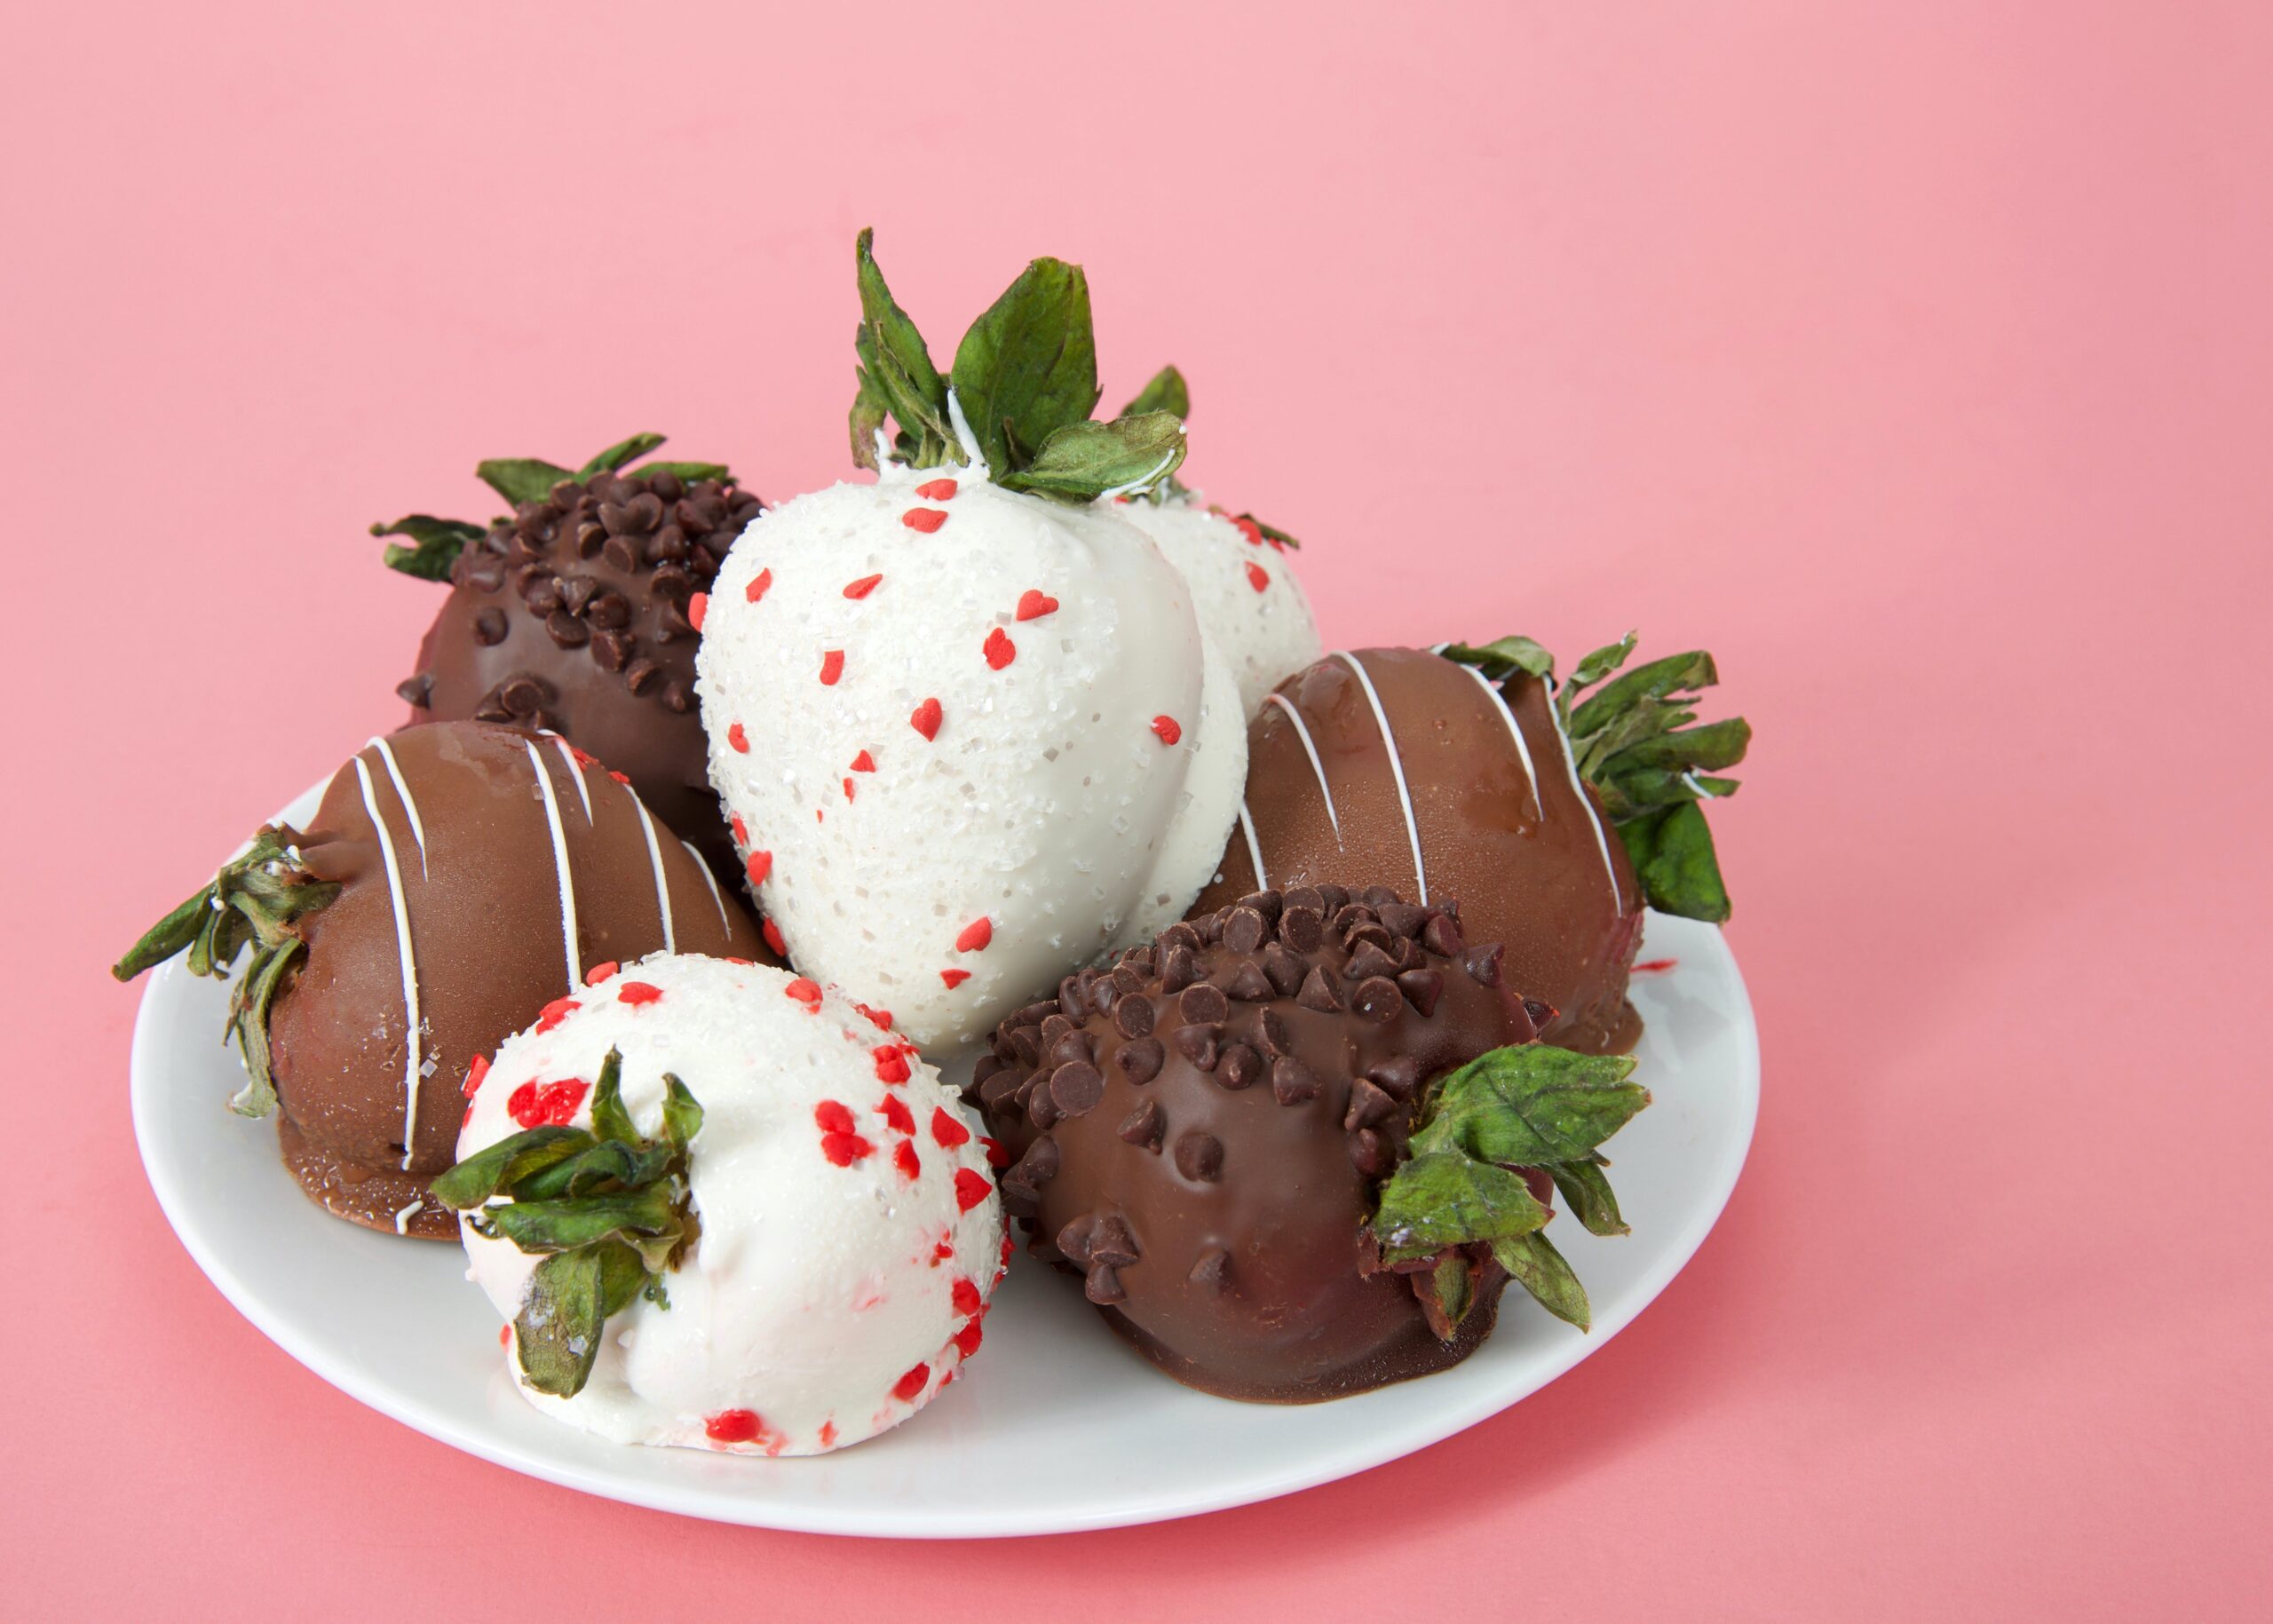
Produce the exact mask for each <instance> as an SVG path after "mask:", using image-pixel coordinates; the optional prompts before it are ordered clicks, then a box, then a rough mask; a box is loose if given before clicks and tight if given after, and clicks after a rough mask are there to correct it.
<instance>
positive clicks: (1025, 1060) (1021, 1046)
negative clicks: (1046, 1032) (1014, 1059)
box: [1010, 1026, 1041, 1066]
mask: <svg viewBox="0 0 2273 1624" xmlns="http://www.w3.org/2000/svg"><path fill="white" fill-rule="evenodd" d="M1010 1052H1011V1053H1013V1054H1015V1055H1017V1056H1018V1062H1019V1064H1020V1065H1022V1066H1040V1065H1041V1033H1039V1032H1037V1031H1035V1030H1034V1028H1033V1027H1032V1026H1020V1027H1018V1029H1017V1030H1016V1031H1014V1032H1012V1033H1011V1034H1010Z"/></svg>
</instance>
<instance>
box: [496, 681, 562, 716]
mask: <svg viewBox="0 0 2273 1624" xmlns="http://www.w3.org/2000/svg"><path fill="white" fill-rule="evenodd" d="M497 697H498V698H500V699H502V700H503V701H505V709H508V710H510V711H511V712H512V713H513V714H514V715H515V716H517V717H525V716H527V715H528V714H529V713H530V712H531V711H533V710H535V709H539V708H541V707H542V706H543V703H544V701H547V700H549V699H550V698H551V697H552V695H551V694H550V693H549V692H547V691H546V688H545V686H544V685H543V683H541V682H539V681H537V679H536V678H535V677H509V678H508V679H507V680H506V682H505V685H504V686H503V687H502V688H500V689H499V690H498V691H497Z"/></svg>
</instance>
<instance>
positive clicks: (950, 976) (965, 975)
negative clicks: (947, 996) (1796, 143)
mask: <svg viewBox="0 0 2273 1624" xmlns="http://www.w3.org/2000/svg"><path fill="white" fill-rule="evenodd" d="M939 979H940V980H942V981H944V982H946V984H947V990H948V991H949V992H953V991H954V989H955V988H956V987H959V986H962V984H963V983H964V982H966V981H968V980H970V971H969V970H941V971H940V972H939Z"/></svg>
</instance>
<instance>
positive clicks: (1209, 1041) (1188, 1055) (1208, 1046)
mask: <svg viewBox="0 0 2273 1624" xmlns="http://www.w3.org/2000/svg"><path fill="white" fill-rule="evenodd" d="M1172 1036H1173V1037H1174V1039H1175V1042H1176V1052H1177V1053H1178V1054H1180V1055H1182V1056H1183V1057H1184V1058H1185V1059H1187V1060H1189V1061H1190V1062H1192V1066H1193V1067H1194V1068H1195V1069H1197V1070H1199V1071H1203V1072H1212V1071H1214V1070H1215V1069H1216V1060H1217V1059H1218V1058H1220V1057H1221V1055H1222V1053H1223V1042H1224V1029H1223V1028H1222V1027H1221V1026H1216V1025H1214V1024H1213V1023H1201V1024H1195V1025H1192V1026H1178V1027H1177V1028H1176V1031H1175V1033H1174V1034H1172Z"/></svg>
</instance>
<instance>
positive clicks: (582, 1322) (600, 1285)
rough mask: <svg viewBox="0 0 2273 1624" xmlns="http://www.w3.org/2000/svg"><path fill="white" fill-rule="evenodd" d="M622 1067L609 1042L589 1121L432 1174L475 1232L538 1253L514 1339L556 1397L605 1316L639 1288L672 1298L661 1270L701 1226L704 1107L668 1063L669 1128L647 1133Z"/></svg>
mask: <svg viewBox="0 0 2273 1624" xmlns="http://www.w3.org/2000/svg"><path fill="white" fill-rule="evenodd" d="M622 1071H623V1056H622V1052H621V1051H620V1050H613V1049H611V1050H608V1054H607V1058H606V1060H605V1061H604V1062H602V1063H601V1066H600V1074H599V1080H598V1081H597V1082H596V1083H594V1084H593V1085H592V1126H591V1127H590V1129H583V1128H561V1127H542V1128H532V1129H527V1131H525V1132H522V1133H517V1134H515V1135H513V1136H512V1137H510V1138H506V1139H500V1140H499V1141H498V1142H497V1143H496V1144H495V1145H491V1146H489V1147H488V1148H487V1150H483V1151H478V1152H476V1153H474V1154H472V1155H471V1156H469V1157H467V1158H466V1159H465V1160H464V1161H461V1162H459V1163H458V1164H457V1165H456V1166H455V1167H454V1168H451V1169H450V1170H449V1171H448V1172H447V1173H444V1174H443V1175H441V1176H440V1177H439V1178H437V1179H435V1180H434V1184H433V1191H434V1198H435V1199H436V1200H439V1201H440V1202H441V1203H442V1204H443V1205H445V1206H447V1207H451V1208H456V1209H457V1210H458V1211H459V1212H461V1213H463V1214H464V1222H465V1223H466V1224H467V1225H468V1226H469V1227H471V1229H472V1230H473V1231H474V1232H475V1233H477V1234H479V1235H485V1236H487V1237H489V1238H491V1239H493V1240H496V1239H503V1240H510V1241H511V1242H512V1243H513V1244H514V1245H515V1246H517V1247H519V1248H520V1249H521V1250H522V1251H524V1252H528V1253H533V1254H537V1255H540V1256H543V1259H544V1261H543V1262H542V1263H540V1264H537V1266H536V1269H535V1272H534V1273H532V1274H531V1275H530V1277H529V1283H528V1288H527V1292H526V1294H525V1295H523V1297H522V1299H521V1306H520V1311H519V1313H518V1314H517V1315H515V1316H514V1319H513V1329H514V1333H515V1335H514V1339H513V1346H514V1351H515V1354H516V1357H517V1358H518V1359H519V1361H520V1367H521V1374H523V1375H524V1376H526V1377H527V1379H528V1383H529V1385H530V1386H531V1387H534V1388H535V1389H536V1390H537V1391H539V1392H541V1393H550V1394H552V1395H554V1396H555V1397H556V1398H569V1397H572V1396H573V1395H574V1394H576V1393H578V1392H581V1391H582V1390H583V1386H584V1383H585V1382H586V1381H587V1380H588V1379H589V1378H590V1375H591V1374H592V1362H593V1360H594V1359H597V1358H598V1356H599V1346H600V1332H601V1330H602V1328H603V1327H605V1326H606V1323H607V1319H608V1316H609V1315H611V1314H614V1313H618V1312H620V1311H622V1310H623V1309H626V1308H628V1307H630V1304H631V1302H632V1299H633V1298H635V1297H641V1296H644V1297H645V1298H646V1299H647V1300H648V1301H649V1302H651V1303H654V1304H656V1305H657V1306H658V1307H661V1308H669V1306H670V1297H669V1293H667V1292H666V1291H665V1290H664V1287H663V1277H664V1275H665V1274H667V1273H669V1271H671V1270H673V1269H676V1268H677V1267H678V1266H679V1264H680V1263H681V1262H682V1261H683V1260H684V1259H685V1256H686V1252H687V1248H690V1247H692V1246H693V1244H694V1240H695V1235H696V1232H697V1225H696V1223H695V1218H694V1214H693V1206H692V1203H691V1202H690V1200H689V1199H688V1192H687V1150H688V1147H689V1146H690V1145H692V1144H693V1140H694V1136H695V1135H696V1134H697V1133H699V1132H701V1129H702V1107H701V1105H698V1104H696V1103H695V1098H694V1096H693V1095H692V1094H690V1093H688V1092H687V1089H686V1085H685V1083H683V1082H681V1081H679V1080H678V1079H677V1077H675V1076H673V1075H671V1074H670V1073H669V1072H666V1073H663V1088H664V1097H663V1137H661V1139H647V1138H644V1137H641V1136H640V1134H639V1132H638V1129H635V1128H634V1127H633V1126H632V1124H631V1117H630V1113H628V1112H626V1111H625V1110H624V1108H623V1097H622V1089H621V1082H622ZM500 1197H502V1198H503V1199H502V1200H500V1199H498V1198H500Z"/></svg>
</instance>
